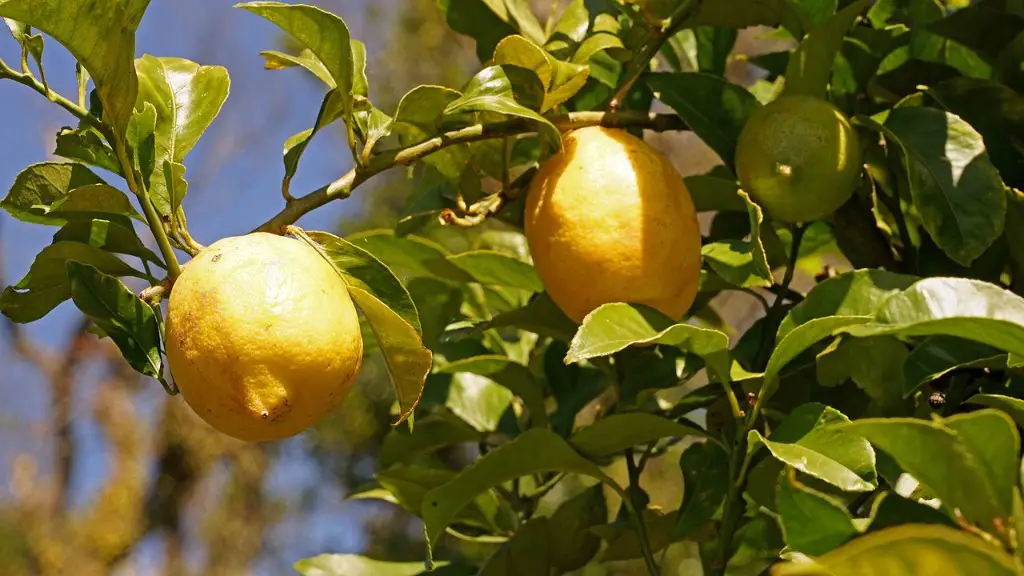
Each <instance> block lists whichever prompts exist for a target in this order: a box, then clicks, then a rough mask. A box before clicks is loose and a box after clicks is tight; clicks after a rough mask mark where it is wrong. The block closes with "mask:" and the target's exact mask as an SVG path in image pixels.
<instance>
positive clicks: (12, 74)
mask: <svg viewBox="0 0 1024 576" xmlns="http://www.w3.org/2000/svg"><path fill="white" fill-rule="evenodd" d="M4 78H7V79H10V80H14V81H15V82H17V83H18V84H21V85H23V86H28V87H29V88H31V89H33V90H35V91H36V92H39V93H40V94H42V95H43V96H45V97H46V98H48V99H50V100H51V101H52V102H54V103H55V104H57V105H58V106H60V107H61V108H63V109H65V110H67V111H68V112H70V113H71V115H72V116H74V117H76V118H78V119H79V120H81V121H82V122H84V123H86V124H88V125H90V126H92V127H93V128H95V129H97V130H99V131H100V133H101V134H103V135H104V136H106V137H108V138H109V137H111V136H112V135H113V130H111V128H110V126H107V125H106V124H104V123H103V122H102V121H100V120H99V119H97V118H95V117H94V116H92V115H91V114H89V111H88V110H86V109H85V108H83V107H81V106H79V105H78V104H75V103H74V102H72V101H71V100H68V99H67V98H65V97H63V96H61V95H60V94H57V93H56V92H54V91H53V90H48V89H47V87H46V86H45V85H44V84H43V83H42V82H40V81H39V80H36V78H35V76H33V75H32V74H23V73H21V72H17V71H15V70H12V69H11V68H9V67H8V66H7V65H6V64H4V63H3V62H0V80H2V79H4Z"/></svg>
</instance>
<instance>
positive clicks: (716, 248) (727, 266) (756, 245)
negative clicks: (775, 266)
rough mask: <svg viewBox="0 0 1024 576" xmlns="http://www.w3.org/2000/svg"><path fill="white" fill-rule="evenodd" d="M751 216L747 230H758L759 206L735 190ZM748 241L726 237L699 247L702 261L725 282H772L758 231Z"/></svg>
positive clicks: (753, 284)
mask: <svg viewBox="0 0 1024 576" xmlns="http://www.w3.org/2000/svg"><path fill="white" fill-rule="evenodd" d="M737 195H738V197H739V198H740V200H742V201H743V203H744V205H745V208H746V210H747V214H748V216H749V218H750V229H751V230H757V231H760V230H761V227H762V224H763V222H764V215H763V213H762V212H761V207H760V206H758V205H757V204H755V203H754V202H753V201H752V200H751V199H750V196H748V195H747V193H746V192H744V191H742V190H738V191H737ZM750 238H751V239H750V240H737V239H728V240H723V241H720V242H711V243H707V244H705V245H704V246H703V248H702V249H701V254H702V255H703V256H704V260H705V262H707V263H708V266H710V267H711V269H712V270H713V271H714V272H715V273H716V274H718V275H719V276H721V277H722V278H723V279H724V280H725V281H726V282H728V283H730V284H732V285H734V286H739V287H741V288H747V287H758V286H759V287H767V286H771V285H772V284H773V283H774V278H773V276H772V271H771V267H770V266H769V265H768V257H767V255H766V254H765V248H764V243H763V242H762V241H761V234H760V232H757V233H752V234H751V235H750Z"/></svg>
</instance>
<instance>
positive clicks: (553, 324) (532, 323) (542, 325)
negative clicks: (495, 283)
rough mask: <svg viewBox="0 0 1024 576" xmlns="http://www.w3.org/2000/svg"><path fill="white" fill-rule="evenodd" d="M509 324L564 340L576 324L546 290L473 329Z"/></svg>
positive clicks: (568, 336) (565, 340) (568, 338)
mask: <svg viewBox="0 0 1024 576" xmlns="http://www.w3.org/2000/svg"><path fill="white" fill-rule="evenodd" d="M509 326H514V327H516V328H519V329H520V330H526V331H527V332H533V333H534V334H538V335H540V336H547V337H549V338H554V339H556V340H561V341H564V342H568V341H569V340H571V339H572V337H573V334H575V333H576V329H577V324H576V323H575V322H573V321H572V320H570V319H569V317H568V316H566V315H565V313H564V312H562V310H561V309H560V308H559V307H558V306H557V305H556V304H555V303H554V301H552V300H551V297H550V296H548V294H547V292H542V293H540V294H536V295H535V296H534V297H533V298H531V299H530V301H529V302H527V303H526V305H525V306H523V307H521V308H516V309H514V310H509V311H508V312H502V313H501V314H498V315H497V316H495V317H494V318H491V319H490V320H488V321H486V322H482V323H480V324H479V325H478V326H477V327H476V328H475V330H476V331H483V330H487V329H491V328H505V327H509Z"/></svg>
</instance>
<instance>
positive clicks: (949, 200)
mask: <svg viewBox="0 0 1024 576" xmlns="http://www.w3.org/2000/svg"><path fill="white" fill-rule="evenodd" d="M876 127H877V125H876ZM881 129H882V130H883V132H884V134H885V136H886V138H887V139H891V140H893V141H894V143H895V144H897V145H898V146H899V148H900V150H902V152H903V164H904V167H905V170H906V173H907V176H908V178H909V186H910V192H911V196H912V198H913V200H914V206H915V207H916V208H917V211H918V213H919V214H920V215H921V221H922V223H923V224H924V228H925V230H927V231H928V234H929V235H930V236H931V237H932V239H933V240H934V241H935V243H936V244H937V245H938V246H939V247H940V248H942V249H943V251H945V252H946V254H948V255H949V256H950V258H952V259H953V260H955V261H956V262H958V263H960V264H962V265H964V266H969V265H970V264H971V262H973V261H974V259H975V258H977V257H978V256H980V255H981V254H982V253H983V252H984V251H985V250H986V249H987V248H988V247H989V246H991V245H992V243H993V242H994V241H995V240H996V238H998V237H999V236H1000V235H1001V234H1002V233H1003V224H1004V222H1005V220H1006V193H1005V191H1004V188H1005V185H1004V184H1003V181H1002V179H1001V178H1000V176H999V172H998V171H997V170H996V169H995V167H994V166H993V165H992V163H991V161H990V160H989V158H988V154H987V153H986V152H985V143H984V142H983V140H982V137H981V135H980V134H978V132H977V131H975V130H974V128H972V127H971V126H970V125H969V124H967V123H966V122H964V121H963V120H962V119H960V118H959V117H957V116H955V115H954V114H951V113H949V112H943V111H941V110H935V109H933V108H924V107H901V108H896V109H895V110H893V111H892V112H890V113H889V116H888V118H887V119H886V120H885V124H884V125H883V126H882V127H881Z"/></svg>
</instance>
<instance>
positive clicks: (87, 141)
mask: <svg viewBox="0 0 1024 576" xmlns="http://www.w3.org/2000/svg"><path fill="white" fill-rule="evenodd" d="M102 138H103V136H102V135H100V133H99V132H97V131H96V130H93V129H91V128H80V129H78V130H72V129H70V128H62V129H61V131H60V132H59V133H58V134H57V148H56V149H55V150H54V151H53V153H54V154H55V155H57V156H61V157H63V158H67V159H68V160H77V161H79V162H83V163H85V164H89V165H91V166H96V167H97V168H103V169H104V170H107V171H109V172H113V173H114V174H121V164H120V162H118V160H117V155H116V154H115V153H114V151H113V150H112V149H111V148H110V146H108V145H107V144H106V143H105V142H104V141H103V140H102Z"/></svg>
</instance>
